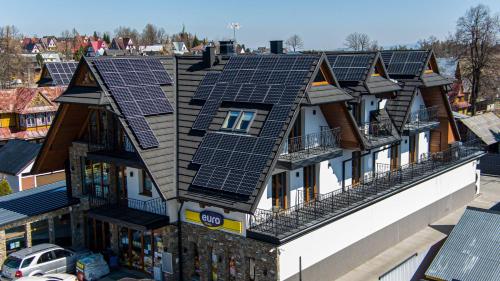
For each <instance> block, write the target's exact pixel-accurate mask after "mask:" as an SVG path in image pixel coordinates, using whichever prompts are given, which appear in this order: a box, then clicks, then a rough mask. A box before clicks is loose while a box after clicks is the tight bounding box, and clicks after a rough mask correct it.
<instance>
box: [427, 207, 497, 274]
mask: <svg viewBox="0 0 500 281" xmlns="http://www.w3.org/2000/svg"><path fill="white" fill-rule="evenodd" d="M499 241H500V212H498V211H493V210H484V209H479V208H472V207H467V209H466V210H465V212H464V214H463V215H462V217H461V218H460V220H459V221H458V223H457V224H456V225H455V227H454V228H453V230H452V231H451V233H450V235H448V237H447V238H446V240H445V242H444V244H443V246H442V247H441V249H440V250H439V252H438V253H437V255H436V257H434V260H433V261H432V263H431V265H430V266H429V268H428V269H427V271H426V272H425V277H426V278H428V279H430V280H443V281H454V280H460V281H476V280H482V281H494V280H498V278H499V276H500V242H499Z"/></svg>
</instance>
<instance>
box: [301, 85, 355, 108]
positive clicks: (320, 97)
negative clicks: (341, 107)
mask: <svg viewBox="0 0 500 281" xmlns="http://www.w3.org/2000/svg"><path fill="white" fill-rule="evenodd" d="M307 94H308V96H309V100H310V102H311V105H318V104H324V103H332V102H341V101H348V100H352V96H350V95H349V94H347V93H346V92H345V91H343V90H342V89H339V88H337V87H334V86H332V85H322V86H312V87H311V88H310V89H309V91H307Z"/></svg>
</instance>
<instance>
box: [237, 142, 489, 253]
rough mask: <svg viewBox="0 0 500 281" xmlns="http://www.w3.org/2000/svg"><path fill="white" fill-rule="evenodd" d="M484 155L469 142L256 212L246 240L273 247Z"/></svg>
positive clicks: (252, 217) (476, 146)
mask: <svg viewBox="0 0 500 281" xmlns="http://www.w3.org/2000/svg"><path fill="white" fill-rule="evenodd" d="M483 154H484V152H483V147H482V146H481V144H480V142H479V140H472V141H468V142H466V143H463V144H460V145H459V146H456V147H452V148H450V149H448V150H446V151H442V152H438V153H434V154H429V155H426V156H424V157H421V159H420V161H419V162H417V163H413V164H408V165H405V166H401V167H399V168H398V169H395V170H392V171H391V170H389V171H386V172H378V173H376V174H374V175H373V177H370V178H367V179H364V180H362V181H361V182H360V183H359V184H357V185H356V186H349V187H347V188H345V189H344V190H342V189H339V190H336V191H333V192H330V193H326V194H320V195H319V196H318V198H317V199H316V200H313V201H310V202H305V203H301V204H298V205H295V206H293V207H291V208H288V209H283V210H277V211H274V210H262V209H258V210H257V211H256V212H255V213H254V215H253V216H251V217H250V219H249V229H248V230H247V236H248V237H252V238H256V239H264V240H266V241H269V242H271V243H276V244H277V243H280V242H282V241H286V239H288V238H290V237H293V236H295V235H297V234H298V233H300V232H302V231H304V230H307V229H310V228H312V227H315V226H316V227H317V226H319V225H321V224H322V223H328V222H330V221H332V220H336V219H339V218H341V217H343V216H345V215H348V214H349V213H352V212H355V211H357V210H359V209H361V208H365V207H367V206H369V205H370V204H371V203H373V202H376V201H378V200H380V199H381V198H383V197H387V196H392V195H394V194H396V193H397V192H399V191H401V190H404V189H406V188H410V187H411V186H412V184H414V183H417V182H418V181H421V180H425V179H426V178H429V177H432V176H434V175H437V174H439V173H441V172H445V171H447V170H449V169H452V168H454V167H455V166H458V165H460V164H461V163H464V162H465V161H468V160H472V159H475V158H478V157H480V156H481V155H483Z"/></svg>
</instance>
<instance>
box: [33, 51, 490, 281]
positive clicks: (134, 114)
mask: <svg viewBox="0 0 500 281" xmlns="http://www.w3.org/2000/svg"><path fill="white" fill-rule="evenodd" d="M232 52H234V50H233V49H232V48H223V49H221V54H220V55H216V54H215V50H214V48H213V47H207V48H206V50H205V52H204V53H203V56H196V55H184V56H173V57H170V56H169V57H166V56H158V57H133V56H127V57H123V56H122V57H118V56H117V57H105V56H103V57H100V58H83V59H82V61H81V62H80V64H79V66H78V69H77V70H76V73H75V75H74V79H73V81H72V83H71V85H70V86H69V87H68V89H67V91H66V92H65V93H64V94H63V95H61V96H60V97H59V98H58V99H57V101H58V102H60V104H61V106H60V107H59V109H58V114H57V118H56V120H55V121H54V124H53V126H52V128H51V130H50V132H49V136H48V138H47V141H46V142H44V144H43V147H42V149H41V152H40V154H39V156H38V158H37V160H36V161H35V164H34V166H33V171H34V172H35V173H44V172H48V171H52V170H59V169H65V170H66V174H67V178H68V182H70V184H69V185H68V186H70V187H71V188H70V189H69V190H70V192H71V194H72V196H73V197H75V198H78V199H79V200H81V202H82V204H81V205H82V206H85V207H82V209H81V212H82V213H81V215H79V216H78V222H72V224H78V225H85V226H86V230H85V231H84V230H83V229H81V228H80V229H77V228H73V230H72V231H73V232H74V233H75V235H76V236H77V237H85V239H81V240H80V241H74V242H75V243H76V244H74V245H72V246H73V247H78V246H83V245H85V246H87V247H89V248H91V249H92V250H94V251H105V250H107V249H111V250H112V252H114V253H115V254H116V255H118V256H119V257H120V262H121V263H122V264H125V265H130V266H132V267H133V268H136V269H139V270H144V271H146V272H149V273H151V272H152V270H153V268H154V267H156V266H158V265H159V264H160V263H161V264H162V266H163V271H164V273H165V276H164V277H165V280H179V279H180V278H179V274H182V275H183V277H184V280H192V279H195V280H210V279H212V280H213V279H218V280H220V279H223V280H260V281H262V280H299V279H300V278H302V280H326V279H335V278H337V277H340V276H341V275H343V274H345V273H346V272H348V271H350V270H352V269H354V268H355V267H357V266H358V265H360V264H361V263H363V262H364V261H366V260H367V259H369V258H371V257H373V256H375V255H377V254H378V253H380V252H381V251H383V250H384V249H386V248H388V247H391V246H392V245H394V244H395V243H397V242H399V241H401V240H402V239H405V238H406V237H408V236H409V235H411V234H412V233H414V232H416V231H418V230H420V229H422V228H424V227H425V226H427V225H428V224H429V223H431V222H433V221H435V220H437V219H438V218H440V217H442V216H444V215H445V214H447V213H449V212H451V211H452V210H453V209H454V208H456V207H458V206H461V205H463V204H465V203H466V202H468V201H469V200H470V199H472V198H473V197H474V196H475V194H476V192H477V191H478V189H479V183H478V182H479V181H478V180H477V179H476V176H477V171H476V165H477V159H478V158H479V157H481V156H482V155H483V154H484V152H483V151H482V149H481V147H480V146H479V145H478V143H477V142H474V141H471V142H463V143H462V142H460V141H459V140H460V137H459V135H458V130H457V129H456V124H455V122H454V119H453V118H452V114H451V109H450V105H449V103H448V100H447V98H446V85H448V84H449V83H450V81H449V80H448V79H446V78H444V77H442V76H441V75H440V74H439V69H438V67H437V65H436V62H435V58H434V55H433V53H432V52H430V51H406V52H399V51H395V52H384V53H382V54H381V53H378V52H362V53H333V52H332V53H326V54H323V53H322V54H307V55H304V54H293V55H283V54H271V55H265V56H258V55H245V56H238V55H234V53H232ZM394 79H396V80H397V83H396V82H395V80H394ZM69 179H70V180H69ZM429 214H430V215H429ZM353 230H355V231H353ZM77 242H78V243H77ZM346 257H348V258H346Z"/></svg>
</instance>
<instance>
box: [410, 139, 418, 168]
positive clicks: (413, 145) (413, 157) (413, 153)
mask: <svg viewBox="0 0 500 281" xmlns="http://www.w3.org/2000/svg"><path fill="white" fill-rule="evenodd" d="M410 163H411V164H413V163H417V135H413V136H410Z"/></svg>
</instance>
